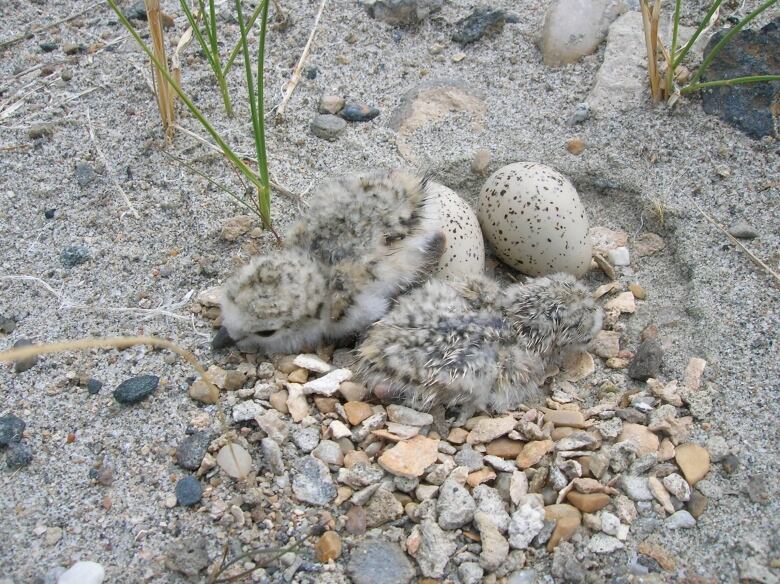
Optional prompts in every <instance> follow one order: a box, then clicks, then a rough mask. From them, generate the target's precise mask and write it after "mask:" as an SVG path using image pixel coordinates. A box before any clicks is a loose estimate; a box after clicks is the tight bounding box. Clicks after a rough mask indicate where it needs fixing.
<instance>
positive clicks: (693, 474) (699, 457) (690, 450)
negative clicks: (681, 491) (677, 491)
mask: <svg viewBox="0 0 780 584" xmlns="http://www.w3.org/2000/svg"><path fill="white" fill-rule="evenodd" d="M674 459H675V460H676V461H677V465H678V466H679V467H680V469H681V470H682V471H683V475H685V480H686V481H688V484H690V485H691V486H694V485H695V484H696V483H698V482H699V481H700V480H701V479H703V478H704V477H705V476H706V475H707V473H708V472H709V471H710V453H709V452H707V450H706V449H705V448H702V447H701V446H699V445H698V444H691V443H688V444H680V445H679V446H678V447H677V449H676V451H675V455H674Z"/></svg>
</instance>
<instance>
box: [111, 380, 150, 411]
mask: <svg viewBox="0 0 780 584" xmlns="http://www.w3.org/2000/svg"><path fill="white" fill-rule="evenodd" d="M159 384H160V378H159V377H157V376H156V375H138V376H137V377H131V378H130V379H125V380H124V381H123V382H122V383H120V384H119V386H118V387H117V388H116V389H115V390H114V399H115V400H116V401H118V402H119V403H120V404H135V403H138V402H140V401H143V400H145V399H146V398H147V397H149V396H150V395H152V393H154V390H155V389H157V386H158V385H159Z"/></svg>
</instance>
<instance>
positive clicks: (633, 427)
mask: <svg viewBox="0 0 780 584" xmlns="http://www.w3.org/2000/svg"><path fill="white" fill-rule="evenodd" d="M624 441H628V442H631V443H632V444H634V445H635V446H636V448H637V455H639V456H642V455H644V454H649V453H651V452H657V451H658V447H659V446H660V443H661V442H660V440H659V439H658V436H656V435H655V434H654V433H653V432H651V431H650V430H648V428H647V426H642V425H641V424H632V423H629V422H625V423H624V424H623V430H622V431H621V432H620V436H619V437H618V442H624Z"/></svg>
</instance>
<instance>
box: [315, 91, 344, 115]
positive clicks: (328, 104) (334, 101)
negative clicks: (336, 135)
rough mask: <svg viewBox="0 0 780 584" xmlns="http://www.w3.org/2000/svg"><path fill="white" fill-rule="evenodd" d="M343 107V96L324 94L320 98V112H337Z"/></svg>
mask: <svg viewBox="0 0 780 584" xmlns="http://www.w3.org/2000/svg"><path fill="white" fill-rule="evenodd" d="M342 109H344V98H343V97H341V96H340V95H328V94H325V95H323V96H322V97H321V98H320V106H319V111H320V113H321V114H337V113H339V112H340V111H341V110H342Z"/></svg>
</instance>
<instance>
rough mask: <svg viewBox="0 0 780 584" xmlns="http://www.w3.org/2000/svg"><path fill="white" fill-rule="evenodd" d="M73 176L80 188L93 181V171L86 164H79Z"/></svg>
mask: <svg viewBox="0 0 780 584" xmlns="http://www.w3.org/2000/svg"><path fill="white" fill-rule="evenodd" d="M73 176H74V177H75V178H76V182H77V183H78V184H79V186H80V187H85V186H87V185H88V184H89V183H91V182H92V181H93V180H95V170H94V169H93V168H92V165H90V164H87V163H86V162H79V163H78V164H76V168H75V170H74V171H73Z"/></svg>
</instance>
